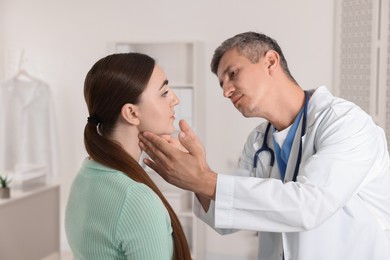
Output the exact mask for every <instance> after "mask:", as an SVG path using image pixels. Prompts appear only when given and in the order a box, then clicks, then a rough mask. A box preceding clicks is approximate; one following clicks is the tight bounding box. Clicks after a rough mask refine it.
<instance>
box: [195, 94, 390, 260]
mask: <svg viewBox="0 0 390 260" xmlns="http://www.w3.org/2000/svg"><path fill="white" fill-rule="evenodd" d="M301 123H302V122H301ZM266 125H267V123H263V124H261V125H260V126H258V127H257V128H256V129H255V130H254V131H253V132H252V133H251V134H250V135H249V137H248V140H247V143H246V144H245V147H244V150H243V153H242V157H241V161H240V169H239V170H238V171H237V174H236V175H235V176H229V175H222V174H219V175H218V177H217V189H216V201H215V202H213V201H212V202H211V205H210V208H209V210H208V212H205V211H204V210H203V208H202V207H201V205H200V204H199V202H198V200H197V199H195V207H194V212H195V214H196V215H197V216H198V217H200V218H201V219H202V220H204V221H205V222H206V223H207V224H209V225H210V226H211V227H212V228H214V229H216V230H217V231H218V232H219V233H221V234H227V233H231V232H234V231H236V230H239V229H246V230H255V231H260V232H259V258H258V259H264V260H281V259H282V255H283V253H284V257H285V259H286V260H287V259H296V260H314V259H316V260H321V259H323V260H346V259H351V260H368V259H375V260H389V259H390V233H389V232H390V231H389V230H390V171H389V166H390V165H389V154H388V151H387V144H386V138H385V135H384V132H383V130H382V129H381V128H379V127H378V126H377V125H375V123H374V122H373V121H372V119H371V117H370V116H369V115H367V114H366V113H365V112H364V111H362V110H361V109H360V108H359V107H357V106H356V105H354V104H352V103H350V102H347V101H345V100H343V99H340V98H336V97H333V96H332V95H331V93H330V92H329V91H328V90H327V89H326V88H325V87H319V88H318V89H317V90H315V92H314V93H313V95H312V97H311V99H310V100H309V105H308V115H307V130H306V134H305V135H304V136H303V138H302V148H303V152H302V161H301V165H300V169H299V173H298V177H297V181H296V182H293V181H291V180H292V178H293V173H294V168H295V163H296V160H297V156H298V150H299V142H300V140H299V139H300V134H301V124H300V126H299V127H298V129H297V131H296V136H295V139H294V142H293V146H292V150H291V154H290V159H289V162H288V165H287V170H286V177H285V180H284V182H282V181H281V180H280V173H279V169H278V166H277V163H276V161H275V164H274V166H273V167H272V169H269V167H270V166H269V159H270V156H269V154H267V153H265V152H262V153H261V154H260V155H259V159H258V160H259V161H258V166H257V171H256V173H255V177H250V176H253V175H252V165H253V156H254V154H255V152H256V150H257V149H258V148H259V147H260V146H261V145H262V142H263V137H264V132H265V128H266ZM271 135H272V131H270V133H269V135H268V142H267V143H268V145H269V146H270V147H271V148H272V149H273V142H272V136H271Z"/></svg>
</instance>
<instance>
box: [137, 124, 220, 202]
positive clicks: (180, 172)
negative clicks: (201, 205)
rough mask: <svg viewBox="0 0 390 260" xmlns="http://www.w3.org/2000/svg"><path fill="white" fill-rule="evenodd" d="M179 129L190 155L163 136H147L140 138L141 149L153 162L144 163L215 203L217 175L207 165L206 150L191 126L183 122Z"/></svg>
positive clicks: (174, 182) (150, 134)
mask: <svg viewBox="0 0 390 260" xmlns="http://www.w3.org/2000/svg"><path fill="white" fill-rule="evenodd" d="M179 126H180V130H181V132H180V133H179V141H180V143H181V145H183V147H184V148H185V149H186V150H187V151H188V152H184V151H182V150H180V149H177V148H176V147H175V145H172V144H170V143H169V141H168V142H167V140H165V139H164V138H162V137H160V136H157V135H155V134H153V133H151V132H144V133H141V134H140V135H139V139H140V147H141V149H142V150H144V151H145V152H146V153H147V154H148V155H149V156H150V158H151V159H152V160H150V159H144V163H145V164H146V165H147V166H149V167H150V168H152V169H153V170H154V171H156V172H157V173H158V174H160V175H161V177H162V178H163V179H164V180H166V181H167V182H169V183H171V184H173V185H175V186H177V187H179V188H182V189H186V190H190V191H193V192H195V193H197V194H199V195H200V196H202V197H205V198H208V199H213V200H214V199H215V188H216V183H217V174H216V173H214V172H213V171H211V169H210V168H209V166H208V165H207V162H206V156H205V152H204V149H203V146H202V144H201V143H200V141H199V139H198V137H197V136H196V135H195V133H194V132H193V131H192V129H191V128H190V127H189V125H188V124H187V123H186V122H185V121H184V120H181V121H180V122H179Z"/></svg>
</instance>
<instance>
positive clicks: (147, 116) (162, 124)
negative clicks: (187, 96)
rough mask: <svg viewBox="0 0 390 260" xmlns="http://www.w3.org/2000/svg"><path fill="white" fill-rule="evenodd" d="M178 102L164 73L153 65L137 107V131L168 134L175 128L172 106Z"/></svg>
mask: <svg viewBox="0 0 390 260" xmlns="http://www.w3.org/2000/svg"><path fill="white" fill-rule="evenodd" d="M177 104H179V99H178V97H177V96H176V94H175V92H173V91H172V89H170V88H169V86H168V80H167V78H166V76H165V73H164V72H163V71H162V69H161V68H160V67H159V66H157V65H156V66H155V67H154V70H153V73H152V76H151V78H150V80H149V82H148V85H147V86H146V88H145V90H144V92H143V93H142V94H141V98H140V101H139V103H138V104H137V107H138V108H139V113H140V114H139V117H140V124H139V126H138V129H139V131H141V132H143V131H150V132H154V133H156V134H158V135H163V134H164V135H169V134H172V133H173V132H174V130H175V128H174V125H173V123H174V120H175V111H174V107H175V106H176V105H177Z"/></svg>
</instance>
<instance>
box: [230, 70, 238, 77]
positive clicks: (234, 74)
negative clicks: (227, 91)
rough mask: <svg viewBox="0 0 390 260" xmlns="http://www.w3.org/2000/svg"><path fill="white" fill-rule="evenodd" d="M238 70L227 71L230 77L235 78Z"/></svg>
mask: <svg viewBox="0 0 390 260" xmlns="http://www.w3.org/2000/svg"><path fill="white" fill-rule="evenodd" d="M237 74H238V70H232V71H230V72H229V77H230V79H235V78H236V77H237Z"/></svg>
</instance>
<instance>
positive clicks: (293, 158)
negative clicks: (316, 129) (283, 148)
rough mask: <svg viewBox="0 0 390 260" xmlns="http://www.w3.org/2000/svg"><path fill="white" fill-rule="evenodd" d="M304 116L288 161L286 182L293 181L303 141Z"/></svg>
mask: <svg viewBox="0 0 390 260" xmlns="http://www.w3.org/2000/svg"><path fill="white" fill-rule="evenodd" d="M302 122H303V116H302V117H301V120H300V122H299V125H298V127H297V130H296V131H295V136H294V141H293V143H292V146H291V151H290V157H289V159H288V162H287V167H286V176H285V177H284V182H288V181H292V179H293V177H294V171H295V165H296V162H297V160H298V153H299V144H300V142H301V133H302Z"/></svg>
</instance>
